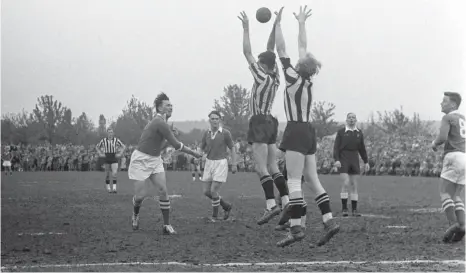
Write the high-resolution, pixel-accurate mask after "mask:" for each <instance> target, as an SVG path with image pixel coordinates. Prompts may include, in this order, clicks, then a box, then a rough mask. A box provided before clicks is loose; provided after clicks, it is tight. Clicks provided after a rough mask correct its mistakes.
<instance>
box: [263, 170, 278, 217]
mask: <svg viewBox="0 0 466 273" xmlns="http://www.w3.org/2000/svg"><path fill="white" fill-rule="evenodd" d="M260 180H261V185H262V189H264V194H265V200H266V204H267V209H268V210H270V209H272V208H273V207H275V206H276V205H277V204H276V202H275V194H274V190H273V179H272V177H271V176H270V175H265V176H263V177H261V179H260Z"/></svg>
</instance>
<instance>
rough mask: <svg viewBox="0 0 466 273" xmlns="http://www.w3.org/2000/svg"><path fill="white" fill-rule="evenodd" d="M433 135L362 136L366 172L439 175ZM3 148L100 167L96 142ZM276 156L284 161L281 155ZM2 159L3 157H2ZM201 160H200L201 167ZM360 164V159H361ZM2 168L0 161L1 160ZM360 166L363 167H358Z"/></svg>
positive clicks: (65, 165) (327, 153)
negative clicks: (368, 165)
mask: <svg viewBox="0 0 466 273" xmlns="http://www.w3.org/2000/svg"><path fill="white" fill-rule="evenodd" d="M432 139H433V136H417V137H407V136H403V135H396V136H395V135H389V134H382V135H375V136H371V137H365V144H366V149H367V154H368V158H369V164H370V167H371V169H370V170H369V172H367V173H366V175H399V176H431V177H436V176H439V175H440V171H441V168H442V160H441V152H433V151H432V150H431V149H430V145H429V144H430V142H431V141H432ZM333 142H334V138H333V136H327V137H324V138H323V139H321V140H319V141H318V145H317V146H318V149H317V153H316V158H317V169H318V172H319V173H321V174H336V173H338V171H337V170H336V168H334V167H333V163H334V160H333ZM237 147H238V148H239V149H238V151H239V155H238V170H239V171H242V172H252V171H253V170H254V164H253V160H252V159H253V156H252V151H251V148H250V146H249V145H247V143H245V142H244V141H242V142H238V143H237ZM134 149H135V146H134V145H128V146H127V149H126V151H125V153H124V156H123V157H122V158H121V160H120V169H121V170H126V169H127V167H128V165H129V162H130V157H131V153H132V152H133V150H134ZM2 151H3V152H6V151H9V152H11V155H12V157H13V160H12V167H13V170H14V171H101V170H103V162H102V159H101V158H99V157H98V153H97V150H96V148H95V145H89V146H86V147H85V146H79V145H71V144H68V145H50V144H43V145H36V146H33V145H3V144H2ZM162 158H163V160H164V163H165V166H166V168H167V170H171V171H181V170H190V167H191V166H190V164H189V158H188V157H187V156H186V155H185V154H182V153H179V152H177V151H174V150H173V148H168V149H166V150H165V151H164V152H163V154H162ZM279 160H281V161H283V159H282V158H279ZM2 163H3V157H2ZM202 165H203V162H201V167H202ZM361 165H363V162H362V161H361ZM2 169H3V164H2ZM361 169H363V168H361Z"/></svg>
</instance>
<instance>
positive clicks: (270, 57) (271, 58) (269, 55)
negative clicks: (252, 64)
mask: <svg viewBox="0 0 466 273" xmlns="http://www.w3.org/2000/svg"><path fill="white" fill-rule="evenodd" d="M276 58H277V57H276V55H275V53H273V52H272V51H265V52H262V53H261V54H259V62H261V63H263V64H265V65H267V66H268V68H269V69H273V68H274V67H275V63H276V62H275V59H276Z"/></svg>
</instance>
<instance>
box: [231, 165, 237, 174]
mask: <svg viewBox="0 0 466 273" xmlns="http://www.w3.org/2000/svg"><path fill="white" fill-rule="evenodd" d="M237 171H238V167H237V166H236V164H233V165H231V173H236V172H237Z"/></svg>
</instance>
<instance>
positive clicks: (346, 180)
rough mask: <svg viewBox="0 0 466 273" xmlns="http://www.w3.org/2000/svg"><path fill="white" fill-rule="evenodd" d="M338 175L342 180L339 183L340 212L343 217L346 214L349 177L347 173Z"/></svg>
mask: <svg viewBox="0 0 466 273" xmlns="http://www.w3.org/2000/svg"><path fill="white" fill-rule="evenodd" d="M340 177H341V180H342V185H341V192H340V198H341V213H342V216H343V217H347V216H348V189H349V188H350V179H349V175H348V174H347V173H340Z"/></svg>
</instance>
